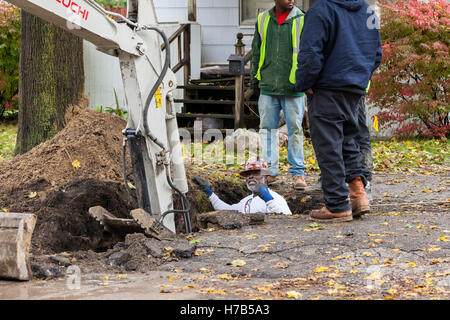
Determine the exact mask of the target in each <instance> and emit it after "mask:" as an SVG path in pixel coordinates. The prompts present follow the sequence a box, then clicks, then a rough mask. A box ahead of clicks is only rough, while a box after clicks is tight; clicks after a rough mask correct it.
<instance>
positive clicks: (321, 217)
mask: <svg viewBox="0 0 450 320" xmlns="http://www.w3.org/2000/svg"><path fill="white" fill-rule="evenodd" d="M309 217H310V218H311V219H312V220H314V221H320V222H345V221H352V220H353V217H352V211H351V210H348V211H344V212H338V213H335V212H330V211H329V210H328V209H327V207H325V206H324V207H323V208H322V209H319V210H312V211H311V213H310V214H309Z"/></svg>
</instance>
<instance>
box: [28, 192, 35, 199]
mask: <svg viewBox="0 0 450 320" xmlns="http://www.w3.org/2000/svg"><path fill="white" fill-rule="evenodd" d="M36 196H37V192H30V194H29V195H28V198H30V199H33V198H36Z"/></svg>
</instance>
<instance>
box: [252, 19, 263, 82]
mask: <svg viewBox="0 0 450 320" xmlns="http://www.w3.org/2000/svg"><path fill="white" fill-rule="evenodd" d="M260 52H261V37H260V35H259V32H258V23H256V25H255V34H254V35H253V42H252V83H255V82H258V80H257V79H256V78H255V77H256V74H257V73H258V67H259V57H260V56H261V54H260Z"/></svg>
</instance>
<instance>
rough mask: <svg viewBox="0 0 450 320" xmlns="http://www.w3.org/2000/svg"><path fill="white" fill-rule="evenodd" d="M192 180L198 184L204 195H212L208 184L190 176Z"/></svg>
mask: <svg viewBox="0 0 450 320" xmlns="http://www.w3.org/2000/svg"><path fill="white" fill-rule="evenodd" d="M192 180H193V181H194V182H195V183H196V184H198V185H199V186H200V188H202V190H203V191H204V192H205V193H206V195H207V196H210V195H212V193H213V192H212V190H211V186H210V185H209V183H208V182H207V181H206V180H204V179H202V178H200V177H197V176H192Z"/></svg>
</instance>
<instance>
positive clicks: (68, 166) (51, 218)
mask: <svg viewBox="0 0 450 320" xmlns="http://www.w3.org/2000/svg"><path fill="white" fill-rule="evenodd" d="M66 119H67V125H66V127H65V128H64V129H63V130H62V131H61V132H59V133H58V134H57V135H55V137H53V138H52V139H51V140H49V141H47V142H45V143H42V144H40V145H38V146H36V147H35V148H33V149H32V150H30V151H29V152H27V153H25V154H23V155H19V156H17V157H15V158H14V159H12V160H11V161H8V162H2V163H0V209H6V210H8V211H10V212H29V213H34V214H36V215H37V217H38V220H37V224H36V228H35V232H34V233H33V239H32V251H33V252H46V253H48V252H61V251H72V250H84V249H95V250H98V249H101V248H106V247H108V246H110V245H111V243H113V242H114V241H116V240H117V239H114V237H113V236H111V237H110V238H108V236H107V235H104V233H103V229H102V228H101V227H100V226H99V225H98V223H97V222H96V221H95V220H94V219H92V218H91V217H90V216H89V215H88V213H87V212H88V209H89V207H91V206H95V205H100V206H103V207H104V208H106V209H108V210H109V211H111V212H112V213H114V214H115V215H116V216H118V217H126V216H127V215H128V212H129V211H130V210H131V209H133V208H136V203H135V200H134V199H133V198H130V197H129V196H128V195H127V193H126V191H125V189H124V187H123V182H122V180H123V178H122V169H121V163H122V162H121V142H122V134H121V130H122V129H123V128H124V127H125V126H126V123H125V121H124V120H123V119H121V118H120V117H117V116H113V115H109V114H103V113H99V112H96V111H92V110H88V109H87V108H86V106H81V107H72V108H70V109H69V111H68V113H67V117H66ZM130 171H131V170H130Z"/></svg>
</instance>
